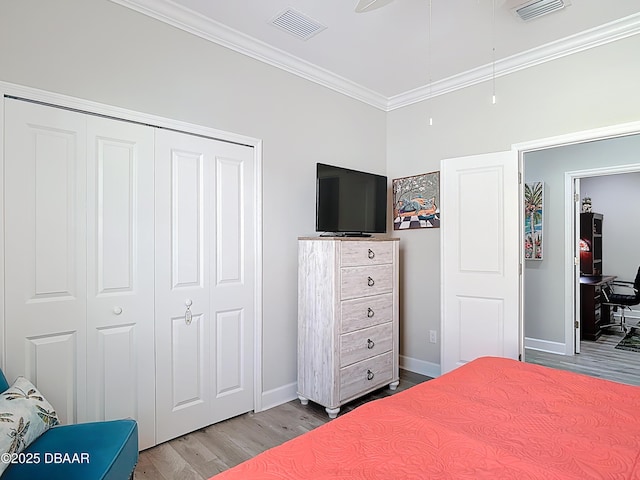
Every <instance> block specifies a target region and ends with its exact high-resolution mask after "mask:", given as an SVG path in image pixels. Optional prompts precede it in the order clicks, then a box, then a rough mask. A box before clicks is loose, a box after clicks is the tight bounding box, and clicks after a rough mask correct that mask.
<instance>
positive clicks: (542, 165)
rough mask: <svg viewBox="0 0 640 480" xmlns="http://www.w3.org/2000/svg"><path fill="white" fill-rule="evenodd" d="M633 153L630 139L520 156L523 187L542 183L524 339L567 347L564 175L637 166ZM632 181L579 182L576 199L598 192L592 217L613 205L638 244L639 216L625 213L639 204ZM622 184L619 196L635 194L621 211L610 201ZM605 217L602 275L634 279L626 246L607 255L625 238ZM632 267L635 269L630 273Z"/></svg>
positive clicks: (637, 147) (637, 142)
mask: <svg viewBox="0 0 640 480" xmlns="http://www.w3.org/2000/svg"><path fill="white" fill-rule="evenodd" d="M638 152H640V135H633V136H628V137H622V138H617V139H608V140H601V141H597V142H588V143H582V144H578V145H569V146H565V147H559V148H552V149H549V150H541V151H538V152H531V153H528V154H526V155H525V176H524V178H525V181H526V182H534V181H544V182H545V192H544V193H545V199H544V201H545V212H544V215H545V216H544V223H543V225H544V240H543V242H544V259H543V260H542V261H534V260H528V261H526V264H525V276H524V284H525V319H524V320H525V336H526V337H529V338H533V339H537V340H544V341H551V342H558V343H566V342H567V341H568V340H567V339H565V319H564V312H565V302H567V301H569V302H570V301H571V299H569V298H566V296H565V292H564V281H565V261H566V259H565V245H566V242H567V241H572V240H571V239H566V238H565V191H564V190H565V172H570V171H579V170H588V169H595V168H599V167H605V166H618V165H628V164H636V163H640V158H639V157H638ZM614 177H615V178H614ZM605 178H608V180H605ZM638 178H639V175H638V174H634V175H631V174H629V175H614V176H611V177H593V178H592V179H585V180H583V181H581V196H582V197H584V196H585V194H586V193H588V192H589V190H592V191H593V192H600V195H599V196H598V197H595V198H592V201H593V210H594V211H595V212H598V213H605V212H604V211H603V210H602V207H603V205H605V204H607V205H610V212H611V213H613V212H612V211H613V210H615V206H616V205H619V206H620V208H621V209H622V211H624V212H625V213H626V214H628V215H629V216H628V217H627V218H628V222H627V223H628V224H631V225H635V227H634V232H635V234H636V236H635V237H629V238H636V239H637V238H640V237H638V236H637V235H638V234H640V231H639V230H640V224H639V220H638V219H639V218H640V216H639V215H638V214H637V213H633V212H632V211H631V210H632V209H633V204H634V203H635V206H637V205H638V204H639V203H638V199H639V197H640V188H638V187H639V186H640V184H638ZM624 179H626V180H627V181H626V182H624V184H629V183H630V184H631V185H629V186H625V189H624V190H625V191H627V192H628V191H630V190H631V191H633V189H634V188H635V189H636V193H634V194H633V195H632V197H631V198H630V199H629V200H630V204H627V205H624V206H623V205H622V204H623V203H626V200H622V198H618V199H617V201H616V197H617V196H618V194H619V193H621V192H618V191H617V190H616V188H617V187H616V185H617V186H619V187H621V186H622V184H623V183H622V182H623V180H624ZM634 179H635V180H634ZM634 181H635V184H634ZM589 185H591V187H589ZM596 185H601V188H596ZM634 185H635V186H634ZM622 211H621V213H622ZM609 216H610V215H609V214H607V215H606V216H605V223H603V225H604V226H603V229H604V232H603V242H604V245H605V250H603V265H604V272H605V273H607V274H612V275H620V276H625V277H628V276H629V275H631V274H632V273H633V275H634V276H635V271H636V270H637V267H638V265H640V256H639V255H638V253H637V252H635V251H634V250H635V249H633V248H632V246H631V245H630V244H627V245H626V246H625V247H624V249H619V253H613V252H614V250H616V249H617V247H616V246H620V245H621V242H622V241H623V238H625V237H626V236H622V235H620V233H621V232H620V230H621V229H624V221H623V222H619V221H617V220H615V217H616V216H617V214H615V213H614V214H613V215H611V217H612V218H611V219H610V218H609ZM610 220H611V221H610ZM630 249H631V251H630ZM623 252H625V253H623ZM619 255H620V256H619ZM624 255H630V258H628V259H627V261H628V263H629V264H627V265H625V264H624V261H622V258H621V257H622V256H624ZM634 257H635V258H634ZM633 265H636V266H635V268H634V267H633Z"/></svg>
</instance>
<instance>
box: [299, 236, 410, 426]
mask: <svg viewBox="0 0 640 480" xmlns="http://www.w3.org/2000/svg"><path fill="white" fill-rule="evenodd" d="M398 246H399V239H397V238H395V239H392V238H374V237H371V238H364V239H363V238H350V237H346V238H345V237H313V238H308V237H305V238H299V239H298V398H299V399H300V401H301V402H302V404H303V405H306V404H307V403H308V401H309V400H311V401H313V402H315V403H318V404H320V405H322V406H324V407H325V409H326V411H327V413H328V414H329V417H331V418H335V417H336V416H337V415H338V412H339V411H340V406H341V405H343V404H344V403H346V402H349V401H351V400H353V399H355V398H357V397H360V396H362V395H364V394H366V393H368V392H371V391H373V390H376V389H378V388H380V387H382V386H384V385H387V384H388V385H389V387H390V388H391V389H392V390H395V388H396V387H397V386H398V384H399V376H398V350H399V345H398V337H399V335H398V332H399V316H398V293H399V292H398V278H399V275H398V273H399V269H398V266H399V258H398V252H399V248H398Z"/></svg>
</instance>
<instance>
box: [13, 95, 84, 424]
mask: <svg viewBox="0 0 640 480" xmlns="http://www.w3.org/2000/svg"><path fill="white" fill-rule="evenodd" d="M5 120H6V121H5V132H4V138H5V178H4V195H5V212H4V215H5V219H4V220H5V252H4V258H5V272H4V273H5V319H6V324H5V348H6V366H7V368H6V374H7V379H8V380H9V381H10V382H12V381H13V380H14V379H15V377H16V376H18V375H24V376H26V377H27V378H28V379H29V380H31V381H32V382H33V383H35V384H36V385H37V387H38V388H39V389H40V391H41V392H42V393H43V395H44V396H45V397H46V398H47V399H48V400H49V401H50V402H51V404H52V405H53V406H54V408H55V409H56V412H57V413H58V415H59V417H60V420H61V422H62V423H74V422H76V421H78V419H83V418H86V398H85V396H86V385H85V380H86V365H85V362H84V361H83V360H84V359H85V358H86V343H85V337H86V324H85V319H86V316H85V314H86V214H85V212H86V191H85V176H86V175H85V172H86V170H85V150H86V121H85V119H84V118H83V116H82V115H80V114H77V113H74V112H69V111H66V110H61V109H55V108H50V107H45V106H42V105H37V104H33V103H27V102H23V101H19V100H12V99H5ZM79 360H80V361H79Z"/></svg>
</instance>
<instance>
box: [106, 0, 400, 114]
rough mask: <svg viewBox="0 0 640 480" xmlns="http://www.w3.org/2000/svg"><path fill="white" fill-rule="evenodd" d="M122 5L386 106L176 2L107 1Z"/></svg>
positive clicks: (382, 99) (359, 87) (383, 100)
mask: <svg viewBox="0 0 640 480" xmlns="http://www.w3.org/2000/svg"><path fill="white" fill-rule="evenodd" d="M111 2H113V3H117V4H119V5H122V6H124V7H127V8H130V9H131V10H135V11H137V12H139V13H142V14H144V15H147V16H149V17H152V18H155V19H156V20H160V21H161V22H164V23H166V24H169V25H171V26H173V27H176V28H179V29H180V30H184V31H185V32H189V33H191V34H193V35H196V36H198V37H201V38H203V39H205V40H209V41H211V42H214V43H217V44H218V45H221V46H223V47H226V48H229V49H231V50H234V51H236V52H238V53H242V54H243V55H247V56H249V57H252V58H254V59H256V60H260V61H261V62H264V63H267V64H269V65H272V66H274V67H277V68H280V69H282V70H285V71H287V72H289V73H292V74H294V75H297V76H299V77H302V78H304V79H306V80H310V81H312V82H314V83H317V84H319V85H322V86H324V87H327V88H330V89H332V90H335V91H337V92H339V93H342V94H344V95H347V96H349V97H352V98H354V99H356V100H359V101H361V102H364V103H367V104H369V105H372V106H374V107H376V108H379V109H381V110H386V109H387V103H388V98H387V97H385V96H384V95H382V94H380V93H377V92H374V91H373V90H370V89H368V88H365V87H363V86H362V85H359V84H357V83H355V82H353V81H351V80H349V79H346V78H344V77H341V76H339V75H336V74H335V73H333V72H330V71H329V70H326V69H323V68H320V67H318V66H317V65H313V64H312V63H310V62H307V61H305V60H302V59H301V58H298V57H296V56H294V55H291V54H289V53H287V52H285V51H283V50H280V49H278V48H275V47H272V46H271V45H268V44H266V43H264V42H262V41H260V40H256V39H255V38H253V37H250V36H248V35H245V34H244V33H241V32H239V31H237V30H234V29H232V28H230V27H227V26H226V25H223V24H222V23H219V22H216V21H215V20H212V19H210V18H208V17H205V16H204V15H200V14H199V13H196V12H193V11H191V10H188V9H186V8H183V7H181V6H178V5H176V4H175V3H173V2H171V1H170V0H111Z"/></svg>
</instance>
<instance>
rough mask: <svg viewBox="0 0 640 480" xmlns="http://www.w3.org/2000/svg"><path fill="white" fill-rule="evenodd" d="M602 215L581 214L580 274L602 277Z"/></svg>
mask: <svg viewBox="0 0 640 480" xmlns="http://www.w3.org/2000/svg"><path fill="white" fill-rule="evenodd" d="M603 220H604V217H603V215H602V214H601V213H581V214H580V274H581V275H602V272H603V270H602V221H603Z"/></svg>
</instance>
